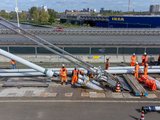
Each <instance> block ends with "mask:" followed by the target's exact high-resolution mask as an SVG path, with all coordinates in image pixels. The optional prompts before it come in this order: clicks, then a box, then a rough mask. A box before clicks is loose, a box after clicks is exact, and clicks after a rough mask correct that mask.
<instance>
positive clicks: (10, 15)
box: [0, 7, 57, 24]
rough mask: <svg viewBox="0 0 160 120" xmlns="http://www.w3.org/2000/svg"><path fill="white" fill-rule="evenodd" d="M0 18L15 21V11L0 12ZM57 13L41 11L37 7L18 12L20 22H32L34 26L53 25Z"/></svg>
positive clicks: (48, 10) (41, 9)
mask: <svg viewBox="0 0 160 120" xmlns="http://www.w3.org/2000/svg"><path fill="white" fill-rule="evenodd" d="M0 16H2V17H4V18H6V19H8V20H16V19H17V15H16V12H15V11H11V12H6V11H5V10H1V11H0ZM56 16H57V12H56V11H55V10H53V9H47V10H45V9H43V8H39V7H31V8H30V9H29V11H21V12H19V20H20V22H32V23H35V24H53V23H54V22H55V20H56Z"/></svg>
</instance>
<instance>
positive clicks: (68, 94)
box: [64, 93, 73, 97]
mask: <svg viewBox="0 0 160 120" xmlns="http://www.w3.org/2000/svg"><path fill="white" fill-rule="evenodd" d="M64 95H65V97H72V95H73V93H65V94H64Z"/></svg>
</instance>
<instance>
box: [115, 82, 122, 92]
mask: <svg viewBox="0 0 160 120" xmlns="http://www.w3.org/2000/svg"><path fill="white" fill-rule="evenodd" d="M115 91H116V92H121V86H120V83H119V82H117V85H116V90H115Z"/></svg>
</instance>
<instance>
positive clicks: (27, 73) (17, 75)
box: [0, 72, 45, 77]
mask: <svg viewBox="0 0 160 120" xmlns="http://www.w3.org/2000/svg"><path fill="white" fill-rule="evenodd" d="M35 76H45V74H43V73H41V72H23V73H0V77H35Z"/></svg>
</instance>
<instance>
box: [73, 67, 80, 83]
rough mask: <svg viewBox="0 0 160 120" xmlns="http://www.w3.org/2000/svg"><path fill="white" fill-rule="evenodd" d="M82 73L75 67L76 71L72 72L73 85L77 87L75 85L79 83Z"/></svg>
mask: <svg viewBox="0 0 160 120" xmlns="http://www.w3.org/2000/svg"><path fill="white" fill-rule="evenodd" d="M79 73H80V71H79V70H78V69H77V68H76V67H75V68H74V70H73V71H72V81H71V84H72V85H75V83H77V82H78V75H79Z"/></svg>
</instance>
